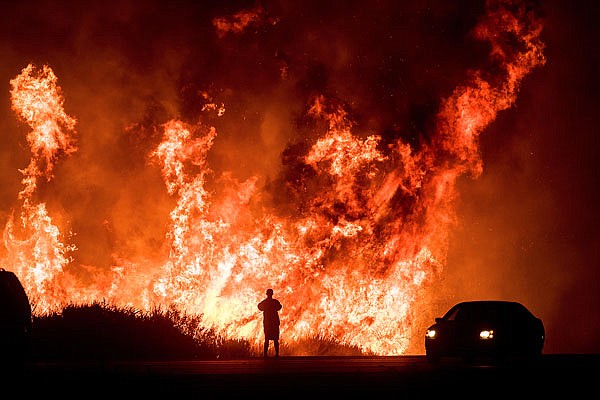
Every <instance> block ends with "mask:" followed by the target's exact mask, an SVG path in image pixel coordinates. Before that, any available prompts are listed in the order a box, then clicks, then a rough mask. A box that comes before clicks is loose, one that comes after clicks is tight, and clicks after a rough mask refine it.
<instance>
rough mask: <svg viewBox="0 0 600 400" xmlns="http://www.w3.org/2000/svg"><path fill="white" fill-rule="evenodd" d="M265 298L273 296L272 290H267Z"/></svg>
mask: <svg viewBox="0 0 600 400" xmlns="http://www.w3.org/2000/svg"><path fill="white" fill-rule="evenodd" d="M267 296H269V297H271V296H273V289H267Z"/></svg>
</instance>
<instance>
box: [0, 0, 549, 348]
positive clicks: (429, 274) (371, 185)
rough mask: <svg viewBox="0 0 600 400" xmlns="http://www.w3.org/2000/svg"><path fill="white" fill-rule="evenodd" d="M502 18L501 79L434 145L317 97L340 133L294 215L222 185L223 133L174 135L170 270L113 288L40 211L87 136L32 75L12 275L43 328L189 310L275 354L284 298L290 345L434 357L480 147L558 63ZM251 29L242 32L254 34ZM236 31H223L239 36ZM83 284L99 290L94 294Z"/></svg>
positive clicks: (487, 33) (531, 23)
mask: <svg viewBox="0 0 600 400" xmlns="http://www.w3.org/2000/svg"><path fill="white" fill-rule="evenodd" d="M489 6H490V7H489V12H488V14H487V16H486V17H485V18H484V19H483V20H482V22H481V23H480V24H479V25H478V26H477V28H476V31H475V32H476V34H477V36H478V37H479V38H480V39H482V40H487V41H488V42H489V43H490V49H491V53H490V60H491V62H492V63H494V65H495V69H494V71H495V72H494V74H493V75H492V74H489V73H486V71H475V72H474V73H473V74H472V75H471V76H470V78H469V80H468V82H467V83H465V84H464V85H461V86H459V87H457V88H456V89H455V90H454V92H453V93H452V95H451V96H449V97H448V98H446V99H444V101H443V102H442V103H441V104H442V105H441V108H440V110H439V113H438V118H437V125H436V128H435V135H432V139H431V140H430V141H429V142H423V143H419V144H418V146H415V145H411V144H409V143H405V142H403V141H402V140H401V139H398V140H396V141H395V142H394V143H391V144H389V145H387V146H384V145H383V143H382V140H381V137H379V136H377V135H368V136H367V135H362V134H361V133H360V132H356V131H355V130H354V125H353V122H352V121H351V119H350V118H349V116H348V113H347V111H346V110H345V109H344V108H343V107H341V106H339V105H336V104H335V103H334V102H333V101H332V100H330V99H327V98H325V97H324V96H317V97H315V98H314V99H313V100H312V102H311V103H310V104H308V105H307V114H308V115H309V116H310V117H311V118H313V119H314V120H315V121H320V122H323V123H324V124H322V126H324V129H323V131H317V132H314V137H315V138H314V139H308V138H307V141H309V142H308V143H309V145H308V146H307V150H306V151H305V152H302V153H301V154H292V155H289V154H288V157H291V158H292V161H291V162H293V163H296V164H297V165H299V166H301V168H300V170H301V171H302V172H301V173H300V174H299V176H297V177H295V178H294V180H290V181H288V182H286V187H287V189H288V191H289V192H288V195H289V198H291V199H292V200H293V202H294V211H293V212H281V211H280V210H277V209H276V208H275V207H274V206H273V205H271V204H269V203H268V202H267V201H265V200H264V197H263V190H264V188H263V187H261V186H260V184H259V182H260V181H261V177H260V176H252V177H250V178H248V179H245V180H243V181H240V180H239V179H237V178H236V177H235V176H234V175H233V173H223V174H220V175H219V176H216V175H215V173H214V172H213V171H212V170H211V168H210V165H209V162H208V159H209V157H208V155H209V154H210V151H211V148H212V146H213V144H214V143H215V141H218V140H219V135H218V133H217V130H216V129H215V128H214V127H211V126H204V125H202V124H190V123H186V122H185V121H182V120H176V119H175V120H171V121H169V122H167V123H166V124H164V125H162V126H161V127H160V130H161V135H162V139H161V141H160V143H158V145H156V146H155V147H154V148H153V149H152V151H151V152H150V153H149V154H148V161H149V164H148V167H149V168H158V169H160V170H161V172H162V176H163V178H164V184H165V190H166V191H167V192H168V194H169V195H170V196H171V197H172V198H173V201H174V207H173V209H172V210H171V212H170V216H169V221H168V225H169V229H168V233H167V235H166V237H165V248H166V249H167V251H165V258H164V260H162V261H161V262H156V261H155V260H152V261H150V260H148V261H140V260H138V259H136V260H135V261H134V260H130V259H129V258H128V255H127V254H115V255H114V266H113V268H112V269H111V270H110V272H108V273H107V272H106V271H104V272H103V271H101V270H99V269H94V268H93V267H90V266H80V265H77V263H76V251H77V250H76V248H75V247H74V246H73V245H71V244H68V243H67V242H68V240H69V234H65V233H61V232H60V230H59V228H58V226H57V225H56V224H54V223H53V221H52V218H51V216H50V215H49V213H48V211H47V209H46V206H45V204H44V203H43V202H40V201H36V200H35V194H36V190H37V181H38V179H39V178H40V177H46V178H47V179H48V180H50V179H51V178H52V170H53V166H54V163H55V162H56V161H57V160H58V158H59V155H61V156H65V157H66V156H68V155H69V154H71V153H72V152H73V151H75V147H74V145H73V141H72V136H73V135H74V132H75V130H74V129H75V124H76V120H75V119H74V118H72V117H70V116H68V115H67V114H66V113H65V111H64V109H63V97H62V94H61V90H60V88H59V86H58V85H57V78H56V76H55V75H54V73H53V71H52V70H51V69H50V68H49V67H48V66H43V68H42V69H41V70H36V68H35V67H34V66H33V65H29V66H27V67H26V68H25V69H23V71H22V72H21V74H20V75H18V76H17V77H16V78H15V79H13V80H12V81H11V85H12V90H11V96H12V107H13V109H14V111H15V112H16V113H17V116H18V117H19V118H20V119H22V120H23V121H24V122H26V123H27V124H28V125H29V126H30V128H31V131H30V132H29V133H28V135H27V141H28V143H29V146H30V148H31V153H32V157H31V162H30V164H29V166H28V167H27V168H26V169H25V170H23V171H22V172H23V175H24V178H23V181H22V184H23V190H22V191H21V192H20V193H19V199H20V201H21V205H20V208H19V209H16V210H14V215H17V216H18V218H14V215H13V218H10V220H9V221H8V223H7V225H6V227H5V230H4V245H5V247H6V250H7V251H6V259H5V260H3V264H4V265H6V266H8V267H9V268H10V269H13V270H15V271H16V272H17V273H18V275H19V276H20V277H21V278H22V280H23V283H24V285H25V286H26V289H27V292H28V294H29V295H30V297H31V298H32V300H33V302H34V303H35V305H36V309H35V311H36V312H37V313H44V312H49V311H52V310H57V309H59V308H60V307H61V306H63V305H64V304H66V303H73V302H75V303H78V302H89V301H93V300H105V301H109V302H111V303H114V304H116V305H130V306H135V307H139V308H142V309H146V310H148V309H150V308H152V307H155V306H156V305H160V306H164V307H176V308H177V309H179V310H181V311H182V312H189V313H197V314H202V315H203V318H204V321H205V322H206V323H207V324H210V325H213V326H214V327H216V328H218V329H222V330H223V331H224V332H225V333H227V334H228V335H231V336H233V337H239V338H246V339H248V340H250V341H253V342H255V343H259V342H260V341H261V340H262V326H261V316H260V314H259V312H258V310H257V307H256V305H257V303H258V301H260V299H261V298H262V295H263V294H264V291H265V290H266V289H267V288H269V287H271V288H273V289H274V290H275V297H278V298H279V299H280V301H281V302H282V303H283V306H284V308H283V310H282V318H281V319H282V338H284V340H286V341H294V340H297V339H301V338H304V337H308V336H313V335H318V334H326V335H332V336H334V337H335V338H336V339H338V340H339V341H341V342H344V343H347V344H350V345H354V346H358V347H360V348H362V349H364V350H368V351H371V352H374V353H377V354H385V355H397V354H404V353H406V352H407V351H408V349H410V346H411V344H413V345H414V343H415V342H417V341H418V342H419V343H420V342H421V334H422V331H421V327H420V326H419V325H418V318H419V315H418V314H419V312H420V311H421V310H423V308H424V307H425V306H426V304H427V301H428V288H429V287H430V286H431V285H432V284H434V283H435V282H436V280H437V279H439V277H440V276H441V275H440V274H441V273H442V272H443V268H444V265H445V263H446V254H447V251H448V246H449V243H448V240H449V232H450V229H451V228H452V226H453V224H454V223H455V220H456V216H455V212H454V203H455V200H456V187H455V186H456V181H457V179H458V178H459V177H460V176H462V175H464V174H471V175H472V176H475V177H476V176H477V175H478V174H479V173H480V172H481V170H482V161H481V158H480V154H479V147H478V137H479V135H480V134H481V133H482V132H483V131H484V129H485V128H486V127H487V126H488V125H489V124H490V123H491V122H492V121H493V120H494V119H495V117H496V115H497V113H498V112H499V111H501V110H504V109H506V108H508V107H510V106H511V105H512V104H513V102H514V101H515V98H516V95H517V92H518V88H519V85H520V83H521V81H522V79H523V78H524V77H525V76H526V75H527V74H528V73H529V72H530V71H531V70H532V69H533V68H534V67H536V66H538V65H541V64H543V63H544V56H543V53H542V49H543V45H542V43H541V41H540V39H539V35H540V31H541V25H540V24H539V23H538V21H536V20H535V19H534V18H533V17H532V16H531V15H530V14H529V13H528V12H527V11H526V9H525V8H523V7H520V6H517V5H514V4H510V5H509V6H505V5H504V4H502V3H497V2H492V3H490V5H489ZM252 15H254V14H252ZM242 16H243V17H244V18H242V17H240V18H241V19H240V21H241V22H240V24H241V23H242V22H244V21H245V22H244V23H249V22H251V21H252V20H253V19H252V18H250V16H249V15H246V14H244V15H242ZM223 21H225V20H223ZM223 21H221V23H220V25H219V26H220V29H225V28H227V29H230V30H231V29H234V30H235V29H238V28H236V27H237V25H235V23H234V24H233V25H231V26H230V25H223V24H224V22H223ZM239 29H241V28H239ZM508 39H510V40H508ZM509 43H510V47H509V45H508V44H509ZM215 107H216V106H215ZM215 107H213V108H212V109H214V108H215ZM209 108H210V107H209ZM219 109H220V111H219V116H221V115H223V112H224V109H225V108H224V106H220V107H219ZM317 125H319V124H317ZM209 187H210V189H209ZM67 267H69V268H67ZM81 269H89V270H90V271H92V272H93V278H92V279H88V280H86V281H85V283H84V282H82V280H81V279H78V278H77V276H78V274H77V272H78V271H80V270H81Z"/></svg>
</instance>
